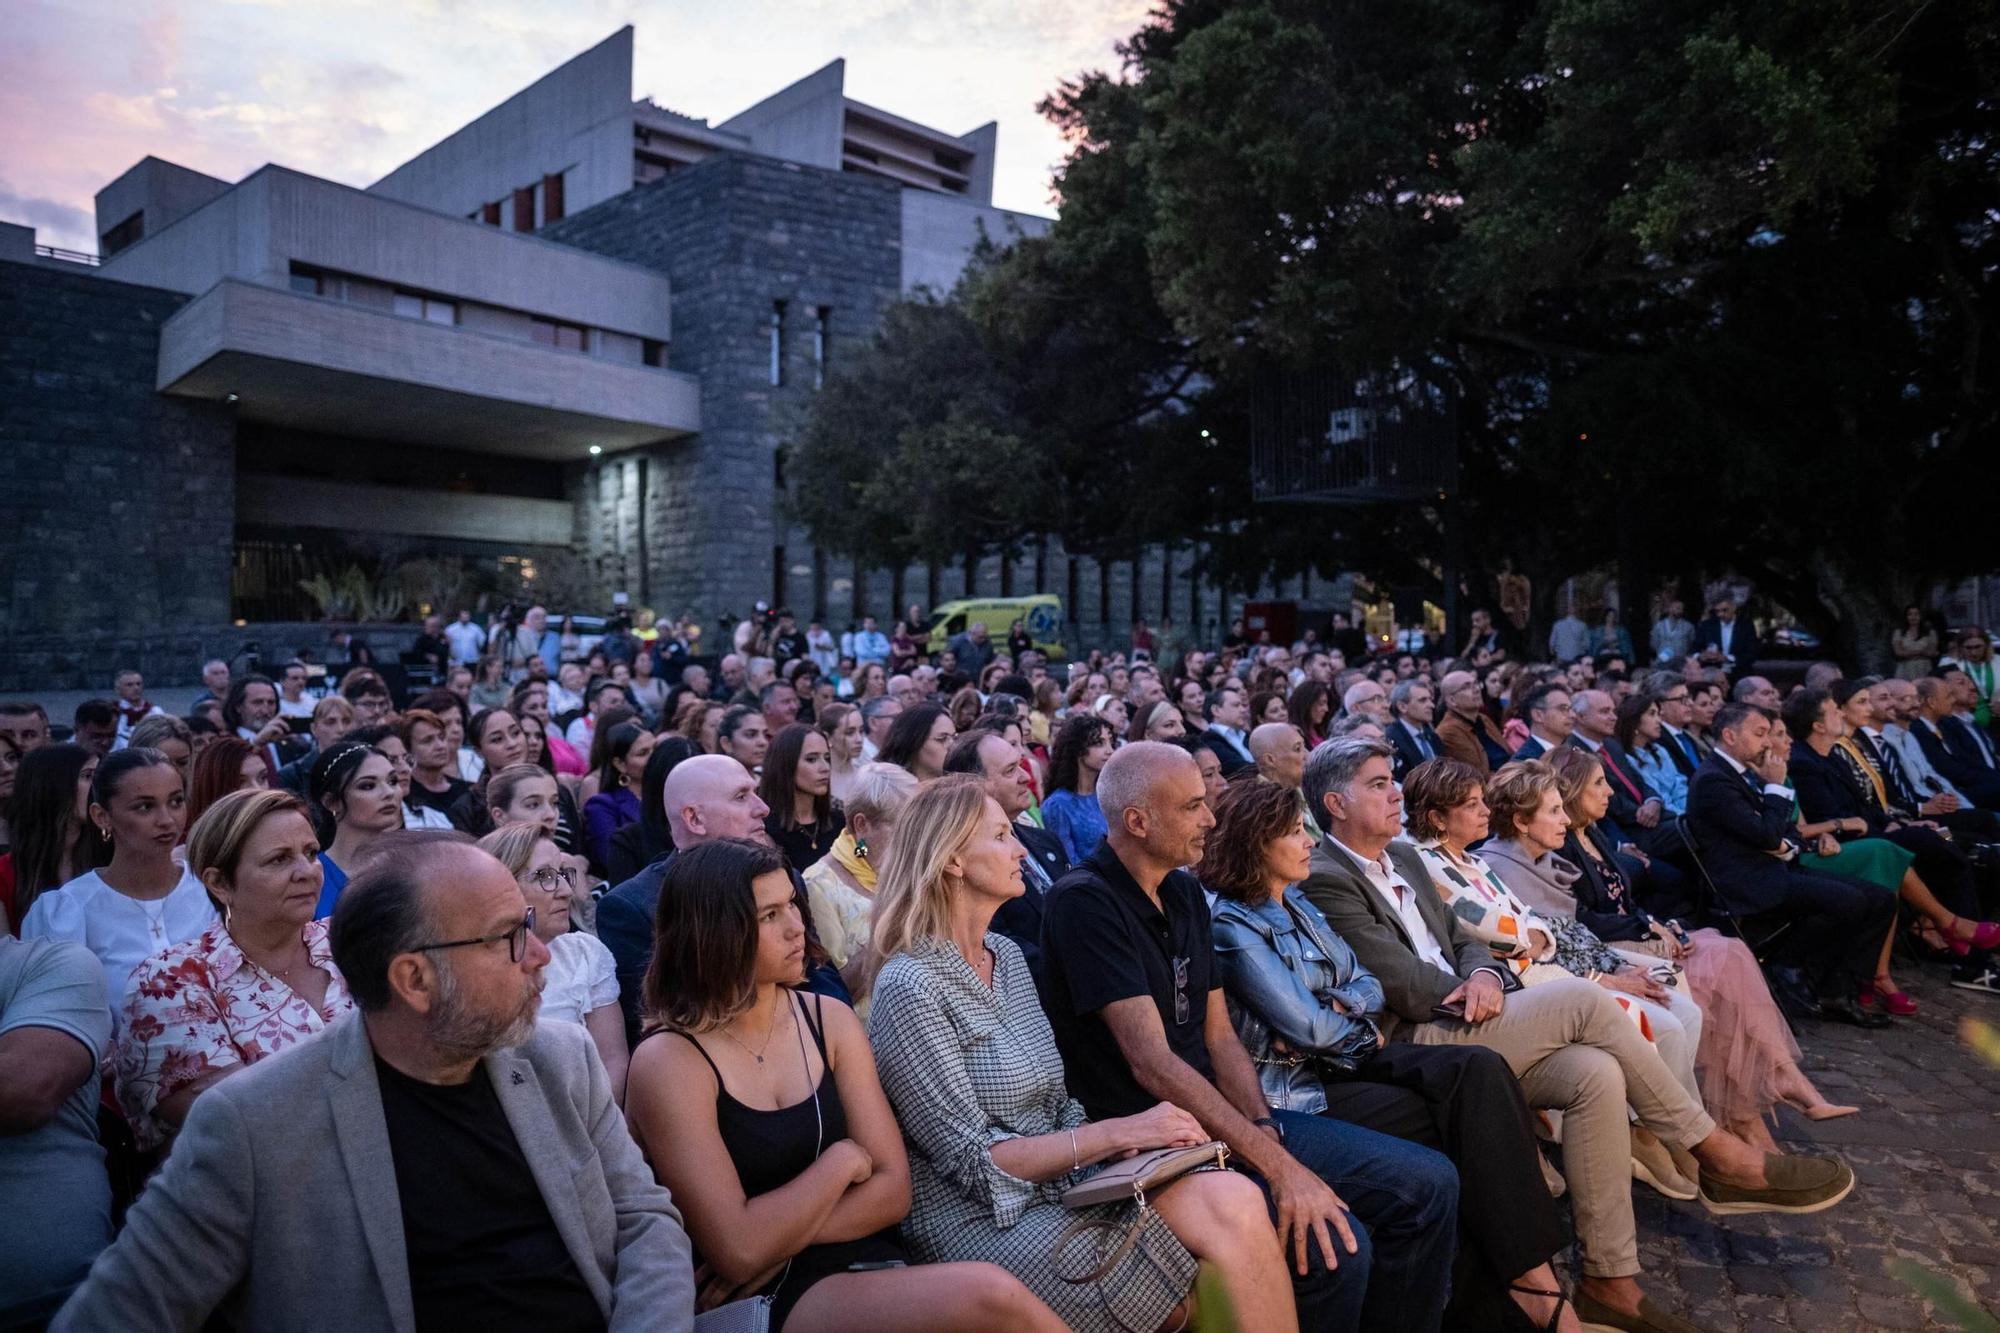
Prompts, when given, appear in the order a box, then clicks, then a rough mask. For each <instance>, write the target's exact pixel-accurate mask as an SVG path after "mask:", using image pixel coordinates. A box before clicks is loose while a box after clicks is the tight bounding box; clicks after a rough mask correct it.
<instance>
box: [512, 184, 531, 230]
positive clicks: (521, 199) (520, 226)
mask: <svg viewBox="0 0 2000 1333" xmlns="http://www.w3.org/2000/svg"><path fill="white" fill-rule="evenodd" d="M534 229H535V189H534V187H533V186H529V187H528V188H527V189H525V190H516V191H514V230H515V231H533V230H534Z"/></svg>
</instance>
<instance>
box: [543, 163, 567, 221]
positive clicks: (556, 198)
mask: <svg viewBox="0 0 2000 1333" xmlns="http://www.w3.org/2000/svg"><path fill="white" fill-rule="evenodd" d="M562 215H563V178H562V173H561V172H557V173H556V174H555V175H553V176H544V177H542V225H543V226H547V225H548V224H549V223H551V222H554V221H555V220H556V219H558V218H560V217H561V216H562Z"/></svg>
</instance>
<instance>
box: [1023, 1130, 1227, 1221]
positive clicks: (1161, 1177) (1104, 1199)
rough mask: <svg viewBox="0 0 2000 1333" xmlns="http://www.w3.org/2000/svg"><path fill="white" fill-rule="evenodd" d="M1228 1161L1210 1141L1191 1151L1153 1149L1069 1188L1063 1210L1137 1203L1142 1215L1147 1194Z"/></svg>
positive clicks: (1221, 1145)
mask: <svg viewBox="0 0 2000 1333" xmlns="http://www.w3.org/2000/svg"><path fill="white" fill-rule="evenodd" d="M1228 1160H1229V1145H1228V1144H1226V1143H1223V1142H1221V1141H1219V1140H1210V1141H1209V1142H1207V1143H1203V1144H1199V1145H1197V1146H1195V1147H1193V1148H1155V1149H1153V1150H1152V1151H1151V1152H1142V1153H1140V1154H1139V1155H1138V1156H1136V1157H1128V1158H1126V1159H1125V1160H1124V1161H1122V1162H1113V1163H1112V1164H1111V1165H1109V1166H1107V1167H1105V1168H1104V1169H1103V1170H1102V1171H1099V1172H1098V1173H1097V1174H1095V1175H1093V1176H1092V1177H1091V1178H1090V1179H1089V1180H1086V1181H1084V1182H1083V1183H1082V1184H1080V1185H1072V1186H1070V1187H1069V1188H1068V1189H1066V1190H1064V1191H1063V1196H1062V1203H1063V1207H1065V1208H1094V1207H1096V1206H1097V1205H1098V1204H1100V1203H1124V1202H1125V1201H1127V1200H1136V1201H1137V1202H1138V1204H1139V1207H1140V1209H1141V1211H1143V1210H1144V1209H1145V1207H1146V1193H1147V1191H1149V1190H1150V1191H1153V1192H1155V1193H1157V1192H1158V1191H1159V1190H1160V1189H1161V1188H1162V1187H1164V1186H1165V1185H1167V1184H1168V1183H1169V1182H1170V1181H1175V1180H1179V1179H1180V1178H1181V1177H1182V1176H1184V1175H1186V1174H1187V1173H1188V1172H1190V1171H1199V1170H1201V1169H1202V1168H1204V1167H1218V1168H1219V1167H1221V1166H1223V1165H1225V1164H1226V1163H1227V1162H1228Z"/></svg>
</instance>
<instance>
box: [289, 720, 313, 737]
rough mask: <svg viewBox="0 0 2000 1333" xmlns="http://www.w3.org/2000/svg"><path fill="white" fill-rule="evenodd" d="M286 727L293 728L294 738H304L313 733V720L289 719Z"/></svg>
mask: <svg viewBox="0 0 2000 1333" xmlns="http://www.w3.org/2000/svg"><path fill="white" fill-rule="evenodd" d="M285 725H286V726H287V727H289V728H291V732H292V735H294V736H304V735H307V734H309V733H310V732H311V731H312V719H311V718H309V717H288V718H286V719H285Z"/></svg>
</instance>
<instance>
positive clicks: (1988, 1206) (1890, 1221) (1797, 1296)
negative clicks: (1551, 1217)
mask: <svg viewBox="0 0 2000 1333" xmlns="http://www.w3.org/2000/svg"><path fill="white" fill-rule="evenodd" d="M1897 978H1898V981H1899V982H1900V984H1902V986H1903V987H1904V988H1905V989H1906V990H1908V991H1909V992H1910V993H1911V994H1912V995H1914V996H1916V997H1917V999H1918V1001H1919V1003H1920V1005H1921V1012H1920V1013H1919V1014H1918V1015H1917V1017H1915V1018H1911V1019H1899V1020H1897V1022H1896V1024H1895V1025H1894V1026H1893V1027H1891V1028H1888V1029H1886V1030H1884V1031H1878V1032H1863V1031H1860V1030H1858V1029H1855V1028H1851V1027H1846V1026H1841V1025H1836V1024H1828V1023H1808V1024H1804V1025H1802V1028H1801V1031H1800V1034H1799V1038H1800V1045H1801V1046H1802V1047H1803V1048H1804V1050H1805V1065H1806V1069H1807V1071H1808V1072H1809V1073H1810V1074H1811V1075H1812V1078H1813V1080H1814V1081H1815V1082H1816V1083H1818V1085H1819V1087H1820V1089H1821V1090H1822V1091H1823V1092H1824V1093H1825V1094H1826V1096H1827V1097H1828V1099H1829V1100H1832V1101H1835V1102H1843V1103H1846V1104H1848V1105H1857V1106H1860V1107H1862V1108H1863V1109H1862V1112H1861V1114H1860V1115H1858V1116H1849V1117H1847V1118H1846V1119H1842V1120H1833V1121H1824V1122H1821V1123H1819V1124H1813V1123H1812V1122H1810V1121H1808V1120H1806V1119H1805V1118H1804V1117H1803V1116H1800V1115H1797V1114H1795V1113H1794V1112H1791V1111H1789V1110H1781V1111H1780V1112H1779V1115H1780V1117H1781V1126H1782V1127H1781V1129H1780V1130H1779V1132H1778V1138H1779V1139H1780V1141H1781V1142H1785V1143H1787V1144H1788V1145H1794V1146H1797V1147H1799V1148H1802V1149H1811V1148H1813V1147H1815V1146H1817V1147H1819V1148H1821V1149H1825V1150H1830V1151H1834V1152H1838V1153H1840V1154H1842V1155H1843V1156H1845V1157H1846V1159H1847V1160H1848V1162H1849V1163H1850V1164H1851V1165H1852V1166H1853V1167H1854V1173H1855V1176H1856V1178H1857V1181H1856V1185H1855V1189H1854V1193H1853V1194H1851V1195H1850V1196H1849V1197H1848V1199H1847V1200H1846V1202H1844V1203H1843V1204H1841V1205H1840V1206H1839V1207H1837V1208H1834V1209H1832V1210H1830V1211H1828V1212H1825V1213H1820V1214H1817V1215H1814V1216H1809V1217H1773V1216H1751V1217H1733V1218H1726V1219H1723V1218H1714V1217H1711V1216H1710V1215H1709V1213H1708V1212H1707V1211H1706V1210H1705V1209H1703V1208H1702V1206H1701V1205H1700V1203H1698V1202H1696V1203H1675V1202H1673V1201H1671V1200H1668V1199H1664V1198H1661V1197H1660V1196H1659V1195H1657V1194H1655V1193H1653V1192H1652V1191H1651V1190H1649V1189H1647V1188H1645V1187H1644V1186H1635V1188H1634V1190H1633V1194H1634V1197H1635V1200H1636V1201H1637V1205H1638V1217H1639V1238H1640V1246H1639V1254H1640V1260H1641V1262H1642V1263H1643V1264H1644V1265H1645V1268H1646V1273H1645V1277H1644V1279H1643V1280H1644V1281H1645V1282H1646V1284H1647V1286H1648V1288H1649V1290H1650V1291H1651V1293H1652V1295H1653V1297H1654V1298H1655V1299H1656V1300H1659V1301H1660V1302H1661V1303H1662V1304H1664V1305H1666V1306H1668V1307H1669V1308H1672V1309H1676V1310H1678V1311H1679V1312H1680V1313H1681V1314H1682V1315H1683V1316H1684V1317H1686V1318H1688V1319H1691V1320H1693V1321H1694V1322H1695V1323H1697V1324H1699V1325H1700V1326H1701V1327H1703V1328H1704V1329H1708V1330H1713V1333H1771V1331H1773V1330H1786V1329H1788V1330H1799V1331H1800V1333H1833V1331H1835V1330H1843V1331H1844V1330H1850V1329H1853V1330H1860V1329H1871V1330H1872V1329H1948V1328H1955V1327H1958V1325H1956V1324H1954V1323H1952V1322H1950V1321H1948V1320H1946V1319H1945V1318H1943V1317H1942V1316H1940V1315H1939V1313H1938V1312H1936V1311H1935V1310H1933V1309H1932V1307H1931V1304H1930V1303H1929V1302H1928V1301H1926V1300H1924V1299H1922V1298H1921V1297H1919V1296H1917V1295H1916V1294H1915V1293H1914V1292H1912V1291H1911V1289H1910V1288H1909V1287H1907V1286H1905V1285H1904V1284H1903V1283H1901V1282H1899V1281H1898V1280H1897V1279H1896V1278H1894V1277H1892V1276H1890V1275H1889V1273H1888V1272H1887V1271H1886V1267H1887V1265H1888V1264H1889V1263H1890V1262H1891V1261H1892V1260H1894V1259H1897V1258H1906V1259H1911V1260H1914V1261H1916V1262H1917V1263H1920V1264H1923V1265H1925V1266H1927V1267H1929V1268H1931V1269H1933V1270H1935V1271H1937V1272H1938V1273H1941V1274H1943V1275H1945V1276H1946V1277H1947V1278H1948V1279H1949V1280H1950V1281H1951V1282H1952V1283H1953V1284H1954V1285H1955V1286H1956V1287H1957V1288H1958V1290H1959V1291H1960V1293H1961V1294H1963V1295H1965V1296H1967V1297H1970V1298H1972V1299H1973V1300H1975V1301H1977V1302H1978V1303H1979V1304H1981V1305H1983V1306H1984V1307H1986V1308H1987V1309H1988V1310H1991V1311H2000V1132H1997V1131H2000V1069H1994V1068H1992V1067H1990V1066H1988V1065H1986V1064H1984V1063H1982V1062H1981V1061H1980V1060H1979V1059H1978V1058H1977V1057H1975V1056H1974V1055H1973V1054H1972V1052H1971V1051H1970V1050H1968V1049H1967V1048H1966V1047H1964V1046H1963V1045H1961V1044H1960V1042H1959V1040H1958V1037H1957V1025H1958V1022H1959V1019H1960V1018H1961V1017H1962V1016H1965V1015H1973V1016H1978V1017H1984V1018H1988V1019H1991V1020H1993V1021H1995V1022H1996V1023H2000V997H1994V996H1986V995H1979V994H1974V993H1971V992H1967V991H1959V990H1953V989H1952V988H1951V987H1950V986H1948V985H1946V984H1945V973H1944V969H1943V968H1941V967H1937V966H1932V965H1924V966H1920V965H1918V964H1914V963H1908V962H1905V963H1903V964H1902V965H1901V966H1900V967H1898V968H1897Z"/></svg>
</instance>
